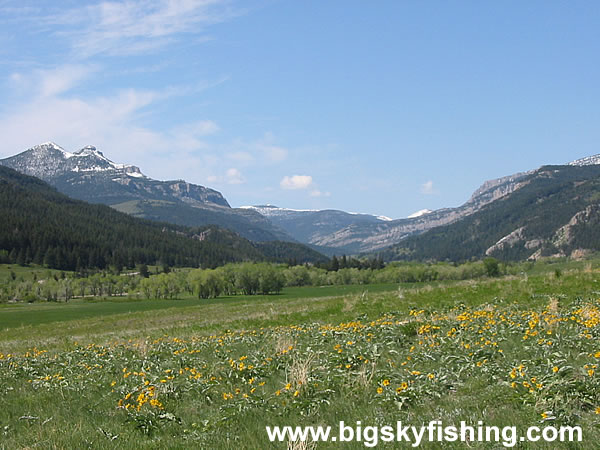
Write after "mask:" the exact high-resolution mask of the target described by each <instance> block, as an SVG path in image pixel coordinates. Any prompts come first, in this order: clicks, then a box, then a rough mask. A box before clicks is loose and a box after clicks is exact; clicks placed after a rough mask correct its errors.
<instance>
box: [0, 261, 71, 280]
mask: <svg viewBox="0 0 600 450" xmlns="http://www.w3.org/2000/svg"><path fill="white" fill-rule="evenodd" d="M13 273H14V275H15V278H16V279H23V280H33V279H34V276H36V277H37V279H42V278H47V277H48V275H49V274H50V276H53V275H57V276H60V274H61V271H60V270H55V269H47V268H45V267H42V266H36V265H34V264H32V265H30V266H20V265H18V264H0V283H6V282H7V281H9V280H10V279H11V278H12V274H13ZM65 273H66V274H68V273H70V272H65Z"/></svg>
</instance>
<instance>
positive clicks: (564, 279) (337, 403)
mask: <svg viewBox="0 0 600 450" xmlns="http://www.w3.org/2000/svg"><path fill="white" fill-rule="evenodd" d="M599 299H600V272H599V271H598V270H597V269H595V268H594V267H593V266H591V265H587V266H585V267H583V266H577V267H575V266H574V268H572V269H569V268H568V267H566V268H565V267H563V268H562V271H545V272H541V273H532V274H529V275H528V274H525V273H523V274H520V275H511V276H505V277H502V278H482V279H479V280H465V281H444V282H434V283H426V284H414V283H413V284H402V285H398V284H394V285H369V286H356V285H352V286H328V287H323V288H319V287H304V288H285V289H284V290H283V292H282V294H280V295H267V296H251V297H250V296H236V297H223V298H217V299H210V300H198V299H192V298H189V299H184V300H146V299H143V300H142V299H120V298H118V299H113V301H104V302H98V301H91V300H87V301H86V300H85V299H79V300H78V301H72V302H70V303H69V304H23V305H3V306H1V307H0V378H1V379H2V384H1V385H0V398H2V408H0V448H3V449H4V448H5V449H14V448H37V447H41V448H234V447H235V448H287V447H288V446H290V447H291V448H298V449H299V448H342V447H343V448H365V447H364V444H363V443H361V442H353V443H348V444H345V445H344V446H342V445H341V444H339V443H318V444H312V445H308V446H305V447H302V446H300V444H293V443H281V444H273V443H270V442H269V440H268V438H267V434H266V433H265V426H267V425H268V426H274V425H336V424H337V423H338V422H339V421H340V420H344V421H345V422H346V423H353V422H356V421H361V422H362V423H363V424H365V425H388V424H395V423H396V421H397V420H401V421H403V422H405V423H410V424H413V425H420V424H427V423H428V422H429V421H430V420H441V421H443V422H444V423H446V424H451V423H458V422H459V421H461V420H465V421H467V422H469V423H474V424H476V423H477V422H478V421H483V422H484V423H485V424H486V425H497V426H505V425H516V426H518V427H527V426H530V425H538V426H539V425H544V424H552V425H560V424H571V425H574V424H576V425H580V426H581V427H582V428H583V431H584V434H583V439H584V440H583V442H581V443H579V444H575V443H574V444H558V443H537V444H533V443H529V444H527V445H526V446H521V447H520V448H558V447H560V446H561V445H563V446H564V448H594V447H595V446H597V445H598V444H597V442H598V441H599V438H600V433H599V431H598V425H599V424H600V395H599V394H600V378H599V377H600V368H599V367H598V364H600V343H599V342H598V338H599V336H600V300H599ZM27 315H29V317H30V319H31V322H30V323H29V324H27V325H26V324H24V323H25V320H26V317H27ZM379 446H380V447H383V448H386V446H387V448H398V447H399V445H398V444H395V443H391V444H385V443H380V444H379ZM464 446H465V444H464V443H459V442H458V443H453V444H452V443H446V444H444V448H463V447H464ZM469 446H470V447H473V448H499V447H501V446H500V445H499V444H497V443H496V444H485V443H477V442H471V443H470V444H469ZM424 447H425V448H439V444H433V445H431V446H428V445H424Z"/></svg>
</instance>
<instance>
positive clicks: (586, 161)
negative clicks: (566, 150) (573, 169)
mask: <svg viewBox="0 0 600 450" xmlns="http://www.w3.org/2000/svg"><path fill="white" fill-rule="evenodd" d="M598 164H600V154H598V155H592V156H586V157H585V158H580V159H576V160H575V161H571V162H570V163H568V164H567V165H569V166H596V165H598Z"/></svg>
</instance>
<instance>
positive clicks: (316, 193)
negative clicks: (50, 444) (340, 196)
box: [309, 189, 331, 197]
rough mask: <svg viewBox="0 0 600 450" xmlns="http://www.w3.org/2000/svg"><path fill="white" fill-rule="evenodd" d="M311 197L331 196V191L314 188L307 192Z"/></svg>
mask: <svg viewBox="0 0 600 450" xmlns="http://www.w3.org/2000/svg"><path fill="white" fill-rule="evenodd" d="M309 195H310V196H311V197H331V192H322V191H320V190H318V189H314V190H312V191H311V192H310V194H309Z"/></svg>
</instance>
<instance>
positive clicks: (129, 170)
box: [0, 142, 293, 241]
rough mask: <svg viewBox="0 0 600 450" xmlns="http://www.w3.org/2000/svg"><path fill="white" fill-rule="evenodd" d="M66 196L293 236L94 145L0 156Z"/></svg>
mask: <svg viewBox="0 0 600 450" xmlns="http://www.w3.org/2000/svg"><path fill="white" fill-rule="evenodd" d="M0 165H4V166H7V167H10V168H12V169H15V170H17V171H19V172H21V173H24V174H27V175H31V176H36V177H38V178H41V179H43V180H44V181H46V182H48V183H50V184H51V185H52V186H54V187H56V188H57V189H58V190H59V191H60V192H62V193H64V194H66V195H68V196H69V197H72V198H76V199H79V200H84V201H87V202H90V203H102V204H106V205H110V206H113V207H114V208H115V209H117V210H119V211H122V212H126V213H131V214H133V215H135V216H136V217H142V218H149V219H152V220H160V221H165V222H171V223H175V224H178V225H185V226H202V225H218V226H222V227H225V228H228V229H231V230H233V231H236V232H237V233H239V234H240V235H241V236H244V237H246V238H248V239H252V240H255V241H269V240H289V241H293V239H292V238H291V237H290V236H289V235H287V234H286V233H285V232H284V231H283V230H281V229H278V228H276V227H274V226H273V225H272V224H271V223H270V222H269V221H268V220H266V219H265V218H264V217H262V216H261V215H260V214H258V213H255V212H249V211H240V210H237V209H232V208H231V207H230V206H229V203H228V202H227V200H225V198H224V197H223V196H222V195H221V193H219V192H217V191H215V190H213V189H209V188H206V187H204V186H198V185H195V184H191V183H187V182H185V181H183V180H175V181H158V180H154V179H152V178H149V177H147V176H145V175H144V174H143V173H142V172H141V171H140V169H139V168H138V167H135V166H131V165H126V164H117V163H114V162H112V161H111V160H109V159H108V158H106V157H105V156H104V155H103V154H102V152H100V151H98V150H97V149H96V148H95V147H92V146H88V147H84V148H83V149H81V150H79V151H78V152H75V153H70V152H67V151H65V150H64V149H62V148H61V147H60V146H58V145H56V144H54V143H52V142H48V143H45V144H41V145H37V146H35V147H33V148H31V149H29V150H26V151H24V152H22V153H20V154H18V155H15V156H12V157H9V158H6V159H3V160H0Z"/></svg>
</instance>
